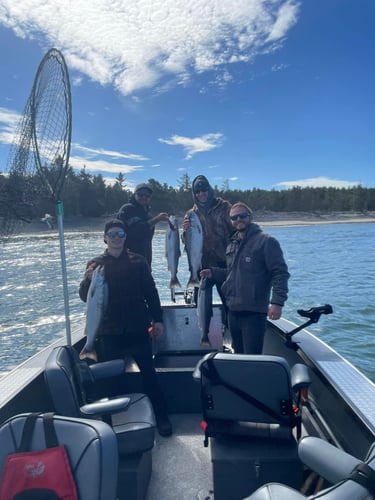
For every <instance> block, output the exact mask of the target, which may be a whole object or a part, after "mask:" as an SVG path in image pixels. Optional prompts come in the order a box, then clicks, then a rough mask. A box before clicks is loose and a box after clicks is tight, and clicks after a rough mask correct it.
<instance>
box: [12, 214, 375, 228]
mask: <svg viewBox="0 0 375 500" xmlns="http://www.w3.org/2000/svg"><path fill="white" fill-rule="evenodd" d="M182 217H183V216H182V215H181V217H179V219H180V220H181V219H182ZM110 218H111V216H102V217H95V218H87V217H66V218H64V230H66V231H85V232H87V231H101V230H102V229H103V227H104V224H105V222H106V221H107V220H108V219H110ZM55 222H56V221H55ZM254 222H256V223H257V224H259V225H260V226H262V227H267V226H301V225H305V226H306V225H314V224H342V223H364V222H375V211H372V212H366V213H361V212H327V213H323V212H319V213H318V212H271V211H257V212H254ZM161 226H162V225H161V224H159V225H158V227H161ZM55 227H56V224H55ZM46 231H50V229H49V228H48V226H47V224H46V223H45V222H42V221H41V220H34V221H32V222H31V223H30V224H26V223H25V224H23V225H22V227H21V228H19V233H38V232H46Z"/></svg>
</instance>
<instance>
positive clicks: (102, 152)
mask: <svg viewBox="0 0 375 500" xmlns="http://www.w3.org/2000/svg"><path fill="white" fill-rule="evenodd" d="M73 148H74V149H75V150H78V151H81V152H82V153H84V154H86V155H87V158H90V157H93V156H109V157H111V158H113V159H120V158H123V159H127V160H133V161H145V160H148V158H147V157H145V156H142V155H137V154H133V153H120V152H119V151H111V150H107V149H103V148H99V149H94V148H88V147H86V146H82V145H81V144H76V143H75V144H72V149H73Z"/></svg>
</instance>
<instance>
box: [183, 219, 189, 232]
mask: <svg viewBox="0 0 375 500" xmlns="http://www.w3.org/2000/svg"><path fill="white" fill-rule="evenodd" d="M189 227H190V220H189V219H184V220H183V222H182V229H183V231H187V230H188V229H189Z"/></svg>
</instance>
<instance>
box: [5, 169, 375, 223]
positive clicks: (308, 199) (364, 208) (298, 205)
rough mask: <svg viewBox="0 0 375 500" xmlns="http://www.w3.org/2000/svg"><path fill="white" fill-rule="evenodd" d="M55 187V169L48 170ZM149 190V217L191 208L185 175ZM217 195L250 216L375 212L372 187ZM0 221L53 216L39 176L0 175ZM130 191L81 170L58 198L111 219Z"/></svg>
mask: <svg viewBox="0 0 375 500" xmlns="http://www.w3.org/2000/svg"><path fill="white" fill-rule="evenodd" d="M47 173H48V175H49V176H50V180H51V182H52V183H53V175H54V172H53V170H52V171H51V170H50V169H49V170H48V172H47ZM148 183H149V185H150V186H151V187H152V189H153V197H152V209H153V212H161V211H162V212H168V213H175V214H182V213H184V212H185V211H186V210H187V209H188V208H189V207H191V206H192V202H193V199H192V193H191V183H192V179H191V178H190V177H189V176H188V175H187V174H184V175H183V176H182V177H181V178H180V179H178V180H177V185H178V187H177V188H176V187H172V186H170V185H167V184H161V183H160V182H158V181H157V180H156V179H152V178H151V179H149V180H148ZM214 188H215V193H216V195H217V196H221V197H222V198H225V199H227V200H228V201H230V202H231V203H235V202H236V201H239V200H241V201H243V202H245V203H246V204H248V205H249V206H250V207H251V208H252V209H253V210H254V211H258V212H263V211H270V212H301V211H303V212H312V213H318V214H319V213H321V212H322V213H327V212H351V211H354V212H359V213H364V214H365V213H366V212H371V211H374V210H375V188H365V187H362V186H361V185H357V186H354V187H350V188H336V187H305V188H301V187H292V188H290V189H283V190H276V189H272V190H264V189H259V188H255V187H254V188H252V189H244V190H239V189H230V188H229V181H225V182H224V183H223V185H222V186H214ZM0 194H1V198H2V200H1V203H0V217H1V216H4V215H6V212H7V211H9V210H12V209H14V207H15V209H16V210H18V211H19V212H21V215H22V216H24V217H25V218H28V219H31V220H32V219H35V218H40V217H41V216H43V215H44V214H45V213H51V214H54V213H55V202H54V201H53V200H52V199H51V197H50V195H49V193H48V192H47V191H46V190H45V188H44V187H43V184H42V183H41V180H40V178H39V175H35V176H33V177H31V178H28V179H27V181H26V182H25V179H14V178H13V179H11V178H10V177H8V176H6V175H3V174H0ZM131 195H132V191H131V190H130V189H129V187H128V186H127V182H126V179H125V177H124V176H123V175H122V174H119V175H118V177H117V178H116V180H115V182H114V184H113V185H107V184H106V182H105V181H104V179H103V176H102V175H100V174H99V175H92V174H89V173H87V172H86V170H85V169H82V170H81V171H80V172H79V173H75V172H74V170H73V169H69V171H68V174H67V177H66V179H65V182H64V187H63V191H62V193H61V199H62V200H63V204H64V214H65V216H66V217H77V216H78V217H102V216H107V215H112V214H114V213H116V212H117V210H118V209H119V207H120V206H121V205H122V204H124V203H126V202H127V201H128V200H129V198H130V196H131Z"/></svg>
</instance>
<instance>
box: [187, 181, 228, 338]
mask: <svg viewBox="0 0 375 500" xmlns="http://www.w3.org/2000/svg"><path fill="white" fill-rule="evenodd" d="M192 195H193V201H194V205H193V207H192V208H191V209H189V210H188V211H187V212H186V214H185V217H184V221H183V224H182V231H183V232H182V242H183V243H184V242H185V232H186V231H187V230H188V228H189V226H190V220H189V218H190V214H191V212H195V213H196V214H197V215H198V217H199V220H200V222H201V225H202V230H203V248H202V262H201V269H203V268H206V267H222V268H225V266H226V264H225V249H226V246H227V243H228V240H229V237H230V235H231V234H232V233H233V227H232V224H231V221H230V219H229V210H230V207H231V205H230V203H229V201H227V200H224V199H222V198H219V197H215V195H214V190H213V189H212V186H211V185H210V183H209V182H208V180H207V178H206V177H205V176H204V175H198V176H197V177H196V178H195V179H194V180H193V183H192ZM213 284H215V285H216V288H217V291H218V293H219V296H220V298H221V301H222V303H223V309H222V323H223V329H224V328H225V326H226V324H227V320H226V306H225V298H224V296H223V294H222V293H221V290H220V286H221V284H222V281H215V283H210V284H209V283H207V285H210V287H209V292H210V293H211V297H212V287H213ZM195 291H196V292H197V291H198V288H195ZM211 300H212V299H211ZM207 326H208V327H209V325H207ZM202 333H203V337H206V336H207V334H208V333H209V332H202Z"/></svg>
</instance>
